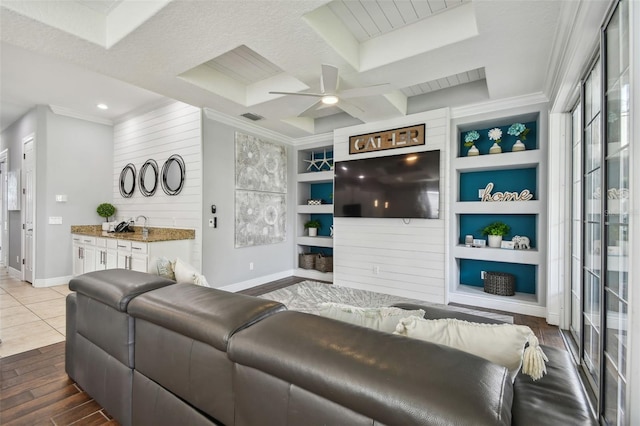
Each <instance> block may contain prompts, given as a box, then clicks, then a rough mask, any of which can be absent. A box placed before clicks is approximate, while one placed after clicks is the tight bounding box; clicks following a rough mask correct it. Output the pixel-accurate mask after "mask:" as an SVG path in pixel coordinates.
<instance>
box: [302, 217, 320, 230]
mask: <svg viewBox="0 0 640 426" xmlns="http://www.w3.org/2000/svg"><path fill="white" fill-rule="evenodd" d="M321 227H322V224H321V223H320V221H319V220H315V219H314V220H310V221H308V222H307V223H305V224H304V228H305V229H307V228H317V229H320V228H321Z"/></svg>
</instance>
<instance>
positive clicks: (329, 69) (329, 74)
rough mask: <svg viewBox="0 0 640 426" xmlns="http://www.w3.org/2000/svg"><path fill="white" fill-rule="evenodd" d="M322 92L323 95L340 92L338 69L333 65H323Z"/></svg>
mask: <svg viewBox="0 0 640 426" xmlns="http://www.w3.org/2000/svg"><path fill="white" fill-rule="evenodd" d="M320 90H321V91H322V93H336V90H338V68H336V67H334V66H333V65H327V64H322V75H321V76H320Z"/></svg>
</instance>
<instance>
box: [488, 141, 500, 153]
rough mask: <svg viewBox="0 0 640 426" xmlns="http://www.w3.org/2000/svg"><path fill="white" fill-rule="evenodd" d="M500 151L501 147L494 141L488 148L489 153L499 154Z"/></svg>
mask: <svg viewBox="0 0 640 426" xmlns="http://www.w3.org/2000/svg"><path fill="white" fill-rule="evenodd" d="M501 152H502V148H500V145H498V144H497V143H496V142H494V143H493V146H491V148H490V149H489V154H500V153H501Z"/></svg>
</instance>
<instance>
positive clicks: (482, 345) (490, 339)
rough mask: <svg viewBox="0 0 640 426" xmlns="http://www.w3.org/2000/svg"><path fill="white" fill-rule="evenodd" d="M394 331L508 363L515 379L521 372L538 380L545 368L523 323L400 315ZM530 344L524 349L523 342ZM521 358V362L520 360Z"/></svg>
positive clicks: (492, 360) (501, 362)
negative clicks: (482, 321)
mask: <svg viewBox="0 0 640 426" xmlns="http://www.w3.org/2000/svg"><path fill="white" fill-rule="evenodd" d="M394 334H401V335H404V336H407V337H413V338H416V339H420V340H426V341H428V342H432V343H438V344H440V345H445V346H450V347H452V348H456V349H458V350H461V351H464V352H468V353H470V354H473V355H476V356H479V357H481V358H484V359H486V360H488V361H491V362H493V363H494V364H498V365H502V366H504V367H507V369H508V370H509V374H510V375H511V380H512V381H514V380H515V379H516V376H517V375H518V371H519V370H520V367H521V366H522V372H523V373H525V374H528V375H530V376H531V378H533V380H537V379H539V378H541V377H542V376H543V375H544V373H546V372H547V370H546V367H545V364H544V361H548V359H547V357H546V355H545V354H544V352H542V349H541V348H540V346H539V345H538V339H537V338H536V336H535V335H534V334H533V331H531V329H530V328H529V327H527V326H525V325H514V324H480V323H475V322H468V321H462V320H458V319H453V318H446V319H437V320H426V319H424V318H422V317H421V316H420V317H418V316H411V317H408V318H403V319H401V320H400V322H399V323H398V325H397V328H396V331H395V333H394ZM527 343H529V347H528V348H527V349H526V351H525V345H526V344H527ZM523 361H524V364H523Z"/></svg>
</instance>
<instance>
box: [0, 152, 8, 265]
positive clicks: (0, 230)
mask: <svg viewBox="0 0 640 426" xmlns="http://www.w3.org/2000/svg"><path fill="white" fill-rule="evenodd" d="M0 163H4V176H2V177H1V181H0V185H2V189H0V193H1V194H2V195H1V196H2V199H0V209H2V221H1V222H0V234H1V235H2V237H1V238H0V243H1V244H2V249H1V250H0V252H1V253H2V255H1V256H0V266H9V218H8V217H7V216H8V214H9V212H8V211H7V176H8V174H9V148H5V149H4V150H2V151H1V152H0Z"/></svg>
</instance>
